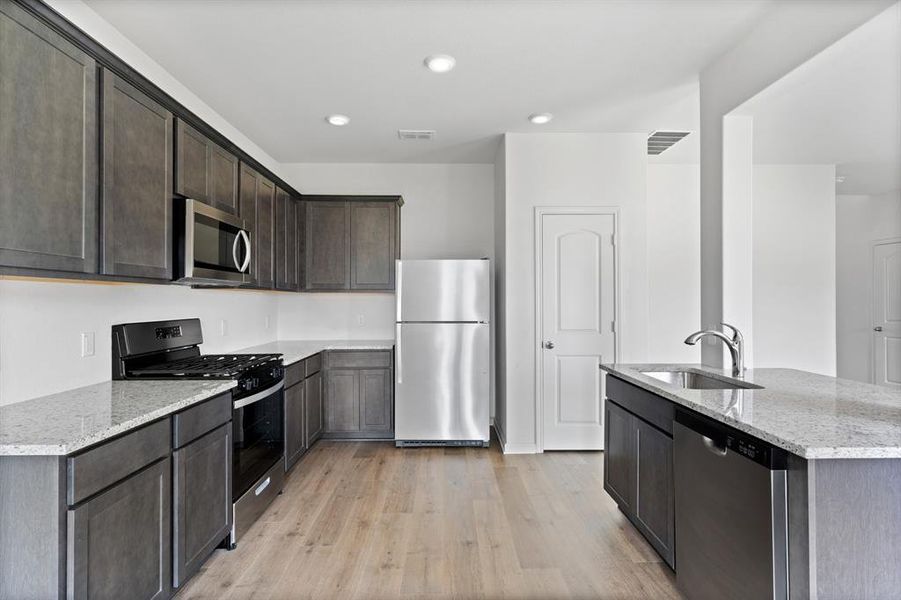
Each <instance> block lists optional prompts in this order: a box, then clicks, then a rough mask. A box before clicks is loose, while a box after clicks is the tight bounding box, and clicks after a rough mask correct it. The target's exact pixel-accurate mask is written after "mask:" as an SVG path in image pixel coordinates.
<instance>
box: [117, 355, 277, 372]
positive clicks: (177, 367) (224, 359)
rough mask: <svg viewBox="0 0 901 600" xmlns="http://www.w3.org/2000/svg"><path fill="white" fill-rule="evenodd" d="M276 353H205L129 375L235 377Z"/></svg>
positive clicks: (145, 368) (272, 358)
mask: <svg viewBox="0 0 901 600" xmlns="http://www.w3.org/2000/svg"><path fill="white" fill-rule="evenodd" d="M279 357H280V355H278V354H205V355H202V356H191V357H188V358H181V359H176V360H172V361H168V362H163V363H159V364H155V365H148V366H146V367H135V368H132V369H130V370H129V376H131V377H154V376H157V377H173V376H174V377H222V378H229V377H236V376H237V375H239V374H240V373H242V372H244V371H247V370H249V369H253V368H255V367H258V366H260V365H262V364H265V363H267V362H270V361H272V360H276V359H278V358H279Z"/></svg>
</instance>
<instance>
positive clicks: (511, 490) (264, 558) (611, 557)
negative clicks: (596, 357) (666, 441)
mask: <svg viewBox="0 0 901 600" xmlns="http://www.w3.org/2000/svg"><path fill="white" fill-rule="evenodd" d="M602 469H603V455H602V454H600V453H585V452H553V453H551V452H549V453H545V454H539V455H518V456H517V455H504V454H502V453H501V452H500V451H499V449H498V448H497V445H496V444H495V443H494V442H492V447H491V448H490V449H487V450H486V449H473V448H448V449H444V448H411V449H398V448H395V447H394V444H393V443H382V442H358V443H349V442H326V441H320V442H318V443H317V444H316V445H315V446H314V447H313V449H312V450H311V451H310V452H309V453H308V454H307V455H306V456H304V457H303V459H302V460H301V461H300V462H299V463H298V464H297V466H296V467H295V468H294V470H293V471H292V472H291V473H290V475H289V478H288V480H287V482H286V484H285V490H284V494H283V495H282V496H280V497H279V498H278V499H277V500H276V501H275V502H274V503H273V504H272V506H270V507H269V510H268V511H267V512H266V514H264V515H263V517H262V518H261V519H260V520H259V521H258V522H257V523H256V524H255V525H254V526H253V527H252V528H251V530H250V531H249V532H248V533H247V534H246V536H245V537H244V538H242V540H241V541H240V543H239V544H238V548H237V549H236V550H235V551H233V552H227V551H225V550H217V551H216V552H215V553H214V555H213V556H212V557H211V558H210V559H209V560H208V561H207V563H206V565H205V566H204V567H203V569H202V570H201V572H200V573H198V574H197V575H196V576H195V577H194V578H193V579H192V580H191V581H190V582H189V584H188V585H187V586H186V588H185V589H184V590H183V591H182V592H181V593H180V594H179V595H178V600H187V599H189V598H217V599H218V598H228V599H243V598H273V599H282V598H366V599H382V598H385V599H389V598H435V599H437V598H486V599H493V598H535V599H552V598H648V599H655V600H657V599H665V598H680V597H681V596H679V594H678V592H677V591H676V589H675V583H674V575H673V573H672V571H670V570H669V568H668V567H667V566H666V565H665V564H663V563H662V562H661V561H660V558H659V557H658V556H657V555H656V554H655V553H654V551H653V550H652V549H651V547H650V546H649V545H648V544H647V542H645V540H644V539H643V538H642V537H641V535H640V534H639V533H638V532H637V531H635V530H634V529H633V528H632V526H631V525H630V524H629V522H628V521H627V520H626V518H625V517H624V516H623V515H622V514H621V513H620V512H619V510H618V509H617V508H616V505H615V504H614V502H613V501H612V500H611V499H610V498H609V497H608V496H607V495H606V493H605V492H604V490H603V473H602Z"/></svg>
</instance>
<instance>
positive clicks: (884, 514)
mask: <svg viewBox="0 0 901 600" xmlns="http://www.w3.org/2000/svg"><path fill="white" fill-rule="evenodd" d="M601 368H602V369H603V370H604V371H606V372H607V373H608V380H607V398H608V409H613V412H612V413H611V412H609V410H608V412H607V416H608V423H607V424H606V425H607V427H608V439H607V446H606V447H607V452H606V453H605V454H606V455H608V456H606V458H607V460H608V461H610V460H612V461H613V463H610V464H611V465H612V466H611V468H610V473H611V474H612V475H611V474H608V473H605V488H608V492H611V496H613V497H614V499H615V500H617V503H618V504H620V508H621V509H622V510H623V512H624V513H626V515H627V516H629V517H630V519H631V520H632V521H633V523H635V524H636V527H637V528H638V529H639V530H640V531H642V533H643V534H644V535H645V536H646V537H647V538H648V539H649V541H651V543H652V545H654V546H655V548H657V549H658V552H661V554H663V555H664V556H665V557H666V554H665V552H669V557H670V559H671V560H672V558H673V557H675V561H674V564H673V562H671V563H670V564H673V566H674V569H675V571H676V576H677V579H680V561H679V551H678V550H679V547H680V546H679V544H680V541H681V542H682V543H683V544H685V543H686V542H685V540H687V539H689V538H690V536H691V535H692V534H693V532H691V531H690V530H687V529H685V526H684V524H683V532H682V533H681V534H680V524H679V521H678V516H679V514H680V512H679V510H678V509H679V508H685V507H684V506H683V507H679V506H678V502H679V498H680V494H678V493H677V494H675V503H676V505H677V506H676V509H675V510H674V509H673V498H674V495H673V493H672V490H673V487H675V488H676V489H677V490H678V488H679V486H680V484H681V486H682V488H683V490H684V489H685V488H687V487H688V486H689V483H687V482H686V481H681V482H680V479H679V478H680V477H684V476H685V475H686V473H688V474H691V469H692V465H691V464H689V465H688V466H685V456H682V457H681V458H682V465H683V466H682V467H681V469H680V468H679V463H680V461H679V458H680V457H679V456H678V453H679V451H680V446H679V445H678V444H676V445H675V447H674V445H673V432H674V431H675V430H678V429H679V427H680V425H679V418H678V415H679V414H684V415H688V419H689V420H690V419H697V420H700V421H705V420H706V421H708V422H712V423H717V424H721V425H725V426H728V428H731V429H730V430H732V431H735V432H740V433H735V436H736V437H741V435H742V434H747V436H749V439H751V440H752V443H753V440H754V439H756V440H762V441H763V442H766V443H767V444H771V445H772V446H773V447H775V448H777V449H779V451H777V453H781V451H784V453H781V454H783V455H784V457H785V465H784V467H782V469H783V470H784V473H785V479H784V481H785V489H784V491H783V492H782V495H783V500H782V505H783V506H784V509H783V511H782V512H783V515H782V517H783V518H784V519H785V522H784V523H782V524H781V525H780V523H779V517H780V515H778V514H776V513H777V512H778V511H777V510H776V509H775V508H774V509H773V511H772V512H773V517H772V522H773V523H774V525H773V527H774V531H775V528H776V527H777V526H778V527H780V528H781V529H782V531H783V534H784V536H785V540H786V544H785V546H786V548H785V551H786V554H787V570H788V574H787V580H788V581H787V583H788V585H787V588H788V591H789V597H791V598H808V597H811V598H812V597H816V598H820V599H823V598H836V599H838V598H888V597H897V593H898V590H899V589H901V390H895V389H891V388H884V387H878V386H874V385H869V384H864V383H859V382H854V381H848V380H842V379H836V378H832V377H826V376H822V375H817V374H813V373H806V372H803V371H796V370H791V369H753V370H748V371H747V372H746V374H745V376H744V377H743V378H742V379H741V380H740V381H736V380H733V379H731V378H729V377H727V376H725V375H724V371H722V370H717V369H711V368H708V367H703V366H700V365H672V364H627V365H624V364H611V365H603V366H602V367H601ZM667 372H685V373H689V376H690V374H697V375H701V376H703V377H709V378H711V380H708V382H707V383H708V384H713V385H714V386H715V385H717V383H722V384H724V387H725V385H729V383H730V382H733V383H735V384H736V387H734V388H732V389H691V388H687V387H683V386H681V385H678V384H674V383H668V382H665V381H663V380H661V377H660V376H661V375H663V374H665V373H667ZM633 397H635V398H637V400H635V401H633V400H632V399H631V398H633ZM624 400H625V402H624ZM623 406H625V409H623ZM621 409H623V410H621ZM629 411H631V412H629ZM611 414H612V418H611ZM621 415H626V418H627V419H631V421H629V422H630V423H631V422H634V423H636V424H637V431H638V433H636V434H634V435H632V437H628V438H626V443H621V439H620V438H622V437H623V436H622V435H621V434H620V433H618V431H617V430H616V426H617V424H618V423H620V422H623V420H622V418H620V417H621ZM611 420H612V421H613V424H612V425H611V423H610V421H611ZM611 428H612V429H611ZM640 435H645V442H644V443H645V445H646V446H647V445H648V444H647V440H649V439H650V440H653V441H654V443H655V444H656V445H655V446H653V447H652V448H653V449H654V450H655V451H656V456H658V457H664V458H662V459H660V460H661V461H662V463H668V464H661V465H658V466H659V467H660V468H658V469H654V468H653V465H649V464H648V461H649V460H650V459H651V457H652V456H654V455H652V454H647V453H646V454H645V455H643V456H636V457H635V461H634V462H635V465H638V463H639V459H644V460H645V464H644V465H643V468H644V474H642V472H641V471H640V469H641V467H638V466H635V469H636V472H635V473H634V474H633V473H631V472H629V473H628V474H629V475H630V476H631V478H628V477H623V478H622V481H625V482H627V483H626V484H623V485H619V484H618V482H617V481H615V480H614V481H613V482H612V483H613V484H612V485H608V483H607V477H608V476H612V477H614V478H615V477H616V476H617V474H618V473H619V472H623V473H625V472H627V471H628V470H629V469H630V468H631V465H632V464H631V463H628V461H627V464H628V465H629V467H628V468H626V469H625V470H623V468H622V464H623V463H622V461H620V460H619V455H618V454H617V453H618V452H620V451H621V450H622V449H623V448H625V449H628V446H629V444H631V443H633V442H630V441H629V440H633V441H634V440H635V439H637V438H638V437H640ZM652 436H656V437H652ZM667 436H668V437H667ZM676 437H677V438H678V433H677V434H676ZM707 441H708V442H709V440H707ZM714 450H715V448H714ZM638 452H639V453H640V452H642V450H641V449H640V447H639V450H638ZM723 452H724V453H725V450H723ZM702 456H703V455H702ZM673 465H675V466H676V468H673ZM699 469H700V467H699ZM711 472H712V471H711ZM775 472H776V471H774V473H775ZM648 473H650V476H654V477H656V479H649V477H650V476H649V475H648ZM661 473H664V474H666V475H667V476H668V481H667V482H661V476H660V474H661ZM664 478H665V477H664ZM649 482H650V483H653V484H655V485H656V486H657V487H656V488H653V492H657V493H656V494H651V493H649V492H651V491H652V488H651V487H650V485H649ZM722 483H723V484H724V485H731V484H725V482H722ZM739 483H741V482H739ZM641 484H646V487H647V489H645V490H644V492H645V494H644V496H643V502H638V501H636V502H633V503H630V501H629V500H630V499H631V498H635V497H638V496H641V493H642V490H641V489H640V486H641ZM715 484H716V482H713V485H714V486H715ZM617 485H619V487H617ZM690 485H693V486H696V485H698V480H696V479H695V480H693V481H692V482H691V484H690ZM636 486H637V491H636V492H635V493H634V494H632V495H631V496H628V494H627V493H626V492H624V491H623V490H626V491H631V490H632V488H633V487H636ZM777 491H778V490H777ZM618 492H620V493H618ZM654 495H656V496H658V497H663V498H664V499H663V500H661V501H660V503H659V505H658V506H656V507H655V508H656V513H655V514H648V512H649V510H650V509H649V505H648V504H647V502H648V497H650V496H654ZM627 496H628V497H627ZM682 497H683V498H685V497H687V496H685V495H683V496H682ZM774 506H775V504H774ZM642 510H643V511H645V514H644V515H642V514H641V512H642ZM740 513H741V511H740V510H736V511H735V514H734V517H733V518H734V519H746V518H747V515H742V514H740ZM674 515H675V516H676V517H677V518H676V519H675V520H676V523H675V527H673V523H672V522H673V517H674ZM654 517H659V518H658V519H656V520H655V518H654ZM674 549H675V551H674ZM683 566H684V565H683ZM709 567H710V568H715V565H713V564H710V565H709ZM773 578H774V579H776V580H778V579H779V574H778V573H776V574H775V575H774V576H773Z"/></svg>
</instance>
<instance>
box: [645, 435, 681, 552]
mask: <svg viewBox="0 0 901 600" xmlns="http://www.w3.org/2000/svg"><path fill="white" fill-rule="evenodd" d="M635 433H636V437H635V454H636V456H637V457H638V468H637V469H636V473H637V475H636V486H635V487H636V496H635V518H636V519H637V520H638V522H639V523H640V524H641V528H642V529H643V533H644V534H645V536H646V537H647V538H648V541H650V542H651V545H652V546H654V548H655V549H656V550H657V552H659V553H660V554H661V556H663V558H664V560H666V562H667V564H669V565H670V566H673V562H674V560H675V546H674V545H673V540H674V538H675V524H676V520H675V503H674V495H675V494H674V492H675V488H674V482H673V438H671V437H670V436H668V435H666V434H665V433H663V432H662V431H660V430H659V429H657V428H655V427H653V426H652V425H649V424H647V423H645V422H644V421H642V420H641V419H638V418H636V419H635Z"/></svg>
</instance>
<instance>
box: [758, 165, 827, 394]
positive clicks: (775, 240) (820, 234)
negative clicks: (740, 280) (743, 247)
mask: <svg viewBox="0 0 901 600" xmlns="http://www.w3.org/2000/svg"><path fill="white" fill-rule="evenodd" d="M753 188H754V192H753V194H754V208H753V215H754V217H753V218H754V222H753V238H754V258H753V264H754V267H753V304H754V315H753V321H754V327H753V331H752V333H751V337H752V338H753V340H754V350H753V352H754V355H753V360H754V366H755V367H757V368H765V367H786V368H794V369H801V370H804V371H812V372H814V373H821V374H823V375H830V376H835V362H836V359H835V357H836V334H835V314H836V313H835V306H836V304H835V282H836V271H835V265H836V263H835V227H836V221H835V218H836V213H835V166H834V165H755V166H754V182H753Z"/></svg>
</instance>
